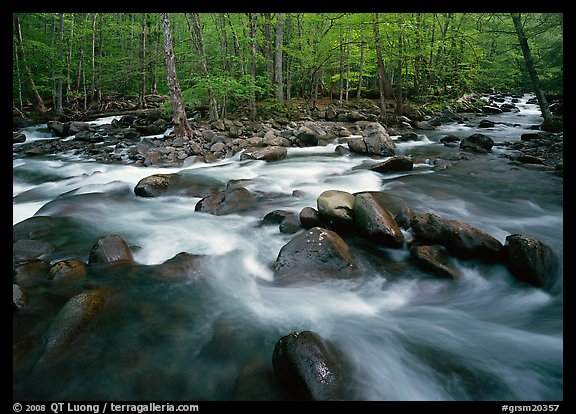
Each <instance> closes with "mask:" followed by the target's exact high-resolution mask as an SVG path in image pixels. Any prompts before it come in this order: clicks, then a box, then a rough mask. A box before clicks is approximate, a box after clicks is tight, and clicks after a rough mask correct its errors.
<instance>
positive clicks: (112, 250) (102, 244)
mask: <svg viewBox="0 0 576 414" xmlns="http://www.w3.org/2000/svg"><path fill="white" fill-rule="evenodd" d="M133 262H134V256H133V255H132V251H131V250H130V247H128V244H126V242H125V241H124V239H123V238H122V237H120V236H119V235H117V234H108V235H106V236H104V237H102V238H100V239H99V240H98V241H97V242H96V243H95V244H94V246H93V247H92V250H91V251H90V256H89V258H88V263H89V264H111V263H133Z"/></svg>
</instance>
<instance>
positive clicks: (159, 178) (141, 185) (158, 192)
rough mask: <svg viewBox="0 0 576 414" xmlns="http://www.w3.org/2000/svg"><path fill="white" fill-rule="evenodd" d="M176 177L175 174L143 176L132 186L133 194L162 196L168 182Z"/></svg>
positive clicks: (171, 181)
mask: <svg viewBox="0 0 576 414" xmlns="http://www.w3.org/2000/svg"><path fill="white" fill-rule="evenodd" d="M177 179H178V175H177V174H154V175H150V176H148V177H144V178H142V179H141V180H140V181H139V182H138V184H136V186H135V187H134V194H136V195H137V196H140V197H159V196H163V195H164V194H166V192H167V191H168V188H169V187H170V184H171V183H173V182H175V181H176V180H177Z"/></svg>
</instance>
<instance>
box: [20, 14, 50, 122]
mask: <svg viewBox="0 0 576 414" xmlns="http://www.w3.org/2000/svg"><path fill="white" fill-rule="evenodd" d="M15 25H16V38H17V41H18V49H19V50H20V58H21V60H22V63H23V64H24V70H25V71H26V77H27V78H28V82H29V83H30V89H31V91H32V107H33V108H34V110H36V111H37V112H38V113H39V114H40V115H42V116H43V115H45V114H46V113H47V112H48V108H46V106H45V105H44V102H43V101H42V98H41V97H40V94H39V93H38V88H36V84H35V83H34V79H33V78H32V72H31V71H30V66H29V65H28V61H27V60H26V53H25V52H24V42H23V41H22V29H21V27H20V18H19V17H16V22H15Z"/></svg>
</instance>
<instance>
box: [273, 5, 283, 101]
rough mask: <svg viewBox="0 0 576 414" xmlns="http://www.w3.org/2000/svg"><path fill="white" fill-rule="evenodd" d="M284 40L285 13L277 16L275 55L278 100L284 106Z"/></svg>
mask: <svg viewBox="0 0 576 414" xmlns="http://www.w3.org/2000/svg"><path fill="white" fill-rule="evenodd" d="M283 39H284V13H277V14H276V45H275V46H276V47H275V49H276V51H275V55H274V59H275V68H274V83H275V84H276V99H278V102H279V103H281V104H284V84H283V79H282V43H283Z"/></svg>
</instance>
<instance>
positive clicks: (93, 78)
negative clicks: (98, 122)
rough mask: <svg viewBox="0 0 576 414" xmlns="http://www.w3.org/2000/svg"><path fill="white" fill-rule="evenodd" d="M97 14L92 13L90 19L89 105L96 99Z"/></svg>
mask: <svg viewBox="0 0 576 414" xmlns="http://www.w3.org/2000/svg"><path fill="white" fill-rule="evenodd" d="M97 17H98V13H94V16H93V17H92V74H91V81H90V105H92V103H94V101H95V98H96V96H95V95H96V18H97Z"/></svg>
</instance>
